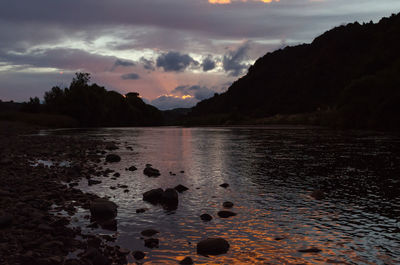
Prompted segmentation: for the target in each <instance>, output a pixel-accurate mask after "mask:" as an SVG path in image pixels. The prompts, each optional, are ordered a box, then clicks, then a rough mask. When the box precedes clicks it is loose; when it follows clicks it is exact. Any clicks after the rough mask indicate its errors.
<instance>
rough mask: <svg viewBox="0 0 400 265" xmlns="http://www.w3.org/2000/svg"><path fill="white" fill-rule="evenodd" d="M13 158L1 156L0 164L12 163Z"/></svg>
mask: <svg viewBox="0 0 400 265" xmlns="http://www.w3.org/2000/svg"><path fill="white" fill-rule="evenodd" d="M12 162H13V161H12V160H11V159H9V158H1V159H0V165H2V166H5V165H10V164H12Z"/></svg>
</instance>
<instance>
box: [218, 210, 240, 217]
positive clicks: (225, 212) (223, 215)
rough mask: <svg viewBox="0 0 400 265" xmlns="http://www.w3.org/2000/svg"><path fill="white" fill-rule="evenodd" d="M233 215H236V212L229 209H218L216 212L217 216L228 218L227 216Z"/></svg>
mask: <svg viewBox="0 0 400 265" xmlns="http://www.w3.org/2000/svg"><path fill="white" fill-rule="evenodd" d="M235 215H236V213H234V212H231V211H219V212H218V216H219V217H221V218H229V217H232V216H235Z"/></svg>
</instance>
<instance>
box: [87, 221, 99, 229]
mask: <svg viewBox="0 0 400 265" xmlns="http://www.w3.org/2000/svg"><path fill="white" fill-rule="evenodd" d="M86 227H87V228H99V224H98V223H97V222H93V223H90V224H88V225H87V226H86Z"/></svg>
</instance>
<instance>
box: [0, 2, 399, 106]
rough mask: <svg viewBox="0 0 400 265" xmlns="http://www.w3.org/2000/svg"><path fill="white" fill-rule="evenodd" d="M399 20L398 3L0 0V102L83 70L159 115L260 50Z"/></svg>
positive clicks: (226, 76)
mask: <svg viewBox="0 0 400 265" xmlns="http://www.w3.org/2000/svg"><path fill="white" fill-rule="evenodd" d="M398 12H400V1H399V0H379V1H376V0H90V1H89V0H68V1H67V0H35V1H32V0H18V1H16V0H0V99H1V100H3V101H8V100H14V101H17V102H21V101H27V100H29V98H30V97H35V96H37V97H39V98H43V95H44V92H45V91H48V90H50V89H51V87H53V86H60V87H62V88H63V87H68V85H69V84H70V82H71V80H72V78H73V76H74V73H76V72H88V73H90V74H91V77H92V82H95V83H97V84H99V85H102V86H104V87H106V89H108V90H115V91H118V92H119V93H121V94H126V93H128V92H138V93H139V94H140V96H141V97H142V98H143V99H144V100H145V101H146V102H148V103H150V104H152V105H154V106H156V107H158V108H159V109H162V110H165V109H172V108H177V107H191V106H193V105H195V104H196V103H197V102H199V101H201V100H203V99H206V98H209V97H211V96H213V95H214V94H215V93H222V92H224V91H226V90H227V89H228V87H229V86H230V85H231V84H232V82H234V81H235V80H237V79H238V78H240V77H241V76H243V75H244V74H246V72H247V69H248V68H249V66H250V65H251V64H252V63H254V61H255V60H256V59H257V58H259V57H261V56H263V55H264V54H266V53H267V52H272V51H274V50H276V49H280V48H283V47H285V46H288V45H289V46H293V45H297V44H301V43H310V42H311V41H312V40H313V39H314V38H315V37H317V36H318V35H320V34H322V33H323V32H325V31H326V30H329V29H331V28H332V27H335V26H339V25H343V24H346V23H350V22H354V21H359V22H360V23H361V22H369V21H371V20H372V21H374V22H377V21H379V19H380V18H382V17H384V16H389V15H391V14H392V13H398Z"/></svg>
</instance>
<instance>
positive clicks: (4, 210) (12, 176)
mask: <svg viewBox="0 0 400 265" xmlns="http://www.w3.org/2000/svg"><path fill="white" fill-rule="evenodd" d="M0 126H1V130H0V264H4V265H8V264H9V265H17V264H39V265H41V264H43V265H47V264H49V265H50V264H52V265H53V264H65V265H72V264H74V265H79V264H99V265H100V264H111V263H113V264H126V258H125V255H127V253H126V251H124V250H122V249H120V248H119V247H118V246H115V245H114V246H111V245H110V244H107V241H110V240H112V238H110V237H109V236H96V235H85V234H84V233H83V232H82V231H81V228H79V227H72V226H70V225H69V224H70V222H71V218H70V216H72V215H73V214H74V213H76V211H77V209H78V208H79V207H81V208H83V209H87V211H88V213H89V209H90V208H91V204H92V206H93V202H94V201H96V200H99V198H98V197H97V196H96V195H93V194H87V193H83V192H82V191H80V190H78V189H76V188H74V187H75V186H76V184H77V182H78V181H79V180H81V179H82V178H88V179H90V176H91V174H92V173H93V172H95V171H96V172H99V171H98V170H96V169H95V168H94V167H95V166H94V164H95V163H94V162H99V161H100V158H101V157H104V152H101V151H99V150H104V149H105V148H106V144H105V143H103V142H101V141H95V140H83V139H78V138H74V137H54V136H38V135H35V134H31V133H32V132H35V131H36V129H37V128H31V127H25V126H21V125H15V124H11V123H1V124H0ZM90 210H92V209H90ZM85 218H88V219H89V218H90V214H88V215H87V216H85ZM73 252H74V253H79V254H77V255H69V253H73Z"/></svg>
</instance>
